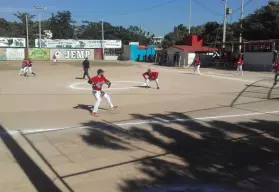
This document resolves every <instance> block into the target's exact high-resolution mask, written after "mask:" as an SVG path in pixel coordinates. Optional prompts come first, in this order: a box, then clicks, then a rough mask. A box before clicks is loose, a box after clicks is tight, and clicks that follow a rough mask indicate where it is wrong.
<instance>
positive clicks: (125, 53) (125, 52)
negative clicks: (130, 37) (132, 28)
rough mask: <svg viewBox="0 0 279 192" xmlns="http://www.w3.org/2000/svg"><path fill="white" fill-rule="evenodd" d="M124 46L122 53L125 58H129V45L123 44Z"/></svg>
mask: <svg viewBox="0 0 279 192" xmlns="http://www.w3.org/2000/svg"><path fill="white" fill-rule="evenodd" d="M123 48H124V52H123V55H124V57H125V59H126V58H127V59H130V45H123Z"/></svg>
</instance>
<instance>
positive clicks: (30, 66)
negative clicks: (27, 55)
mask: <svg viewBox="0 0 279 192" xmlns="http://www.w3.org/2000/svg"><path fill="white" fill-rule="evenodd" d="M32 65H33V62H32V61H31V59H28V60H27V67H26V68H25V74H24V76H25V77H26V76H27V73H31V74H32V75H34V76H36V74H35V73H34V72H33V71H32Z"/></svg>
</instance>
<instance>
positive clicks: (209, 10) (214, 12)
mask: <svg viewBox="0 0 279 192" xmlns="http://www.w3.org/2000/svg"><path fill="white" fill-rule="evenodd" d="M194 2H195V3H197V4H198V5H200V6H201V7H203V8H204V9H205V10H207V11H208V12H210V13H212V14H214V15H218V16H223V14H222V13H219V12H217V11H215V10H214V9H211V8H210V7H208V6H206V5H204V4H203V3H201V2H200V1H199V0H194Z"/></svg>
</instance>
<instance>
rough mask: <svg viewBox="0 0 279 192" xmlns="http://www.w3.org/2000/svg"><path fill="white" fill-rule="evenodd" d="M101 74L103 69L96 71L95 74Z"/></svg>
mask: <svg viewBox="0 0 279 192" xmlns="http://www.w3.org/2000/svg"><path fill="white" fill-rule="evenodd" d="M103 72H105V71H104V70H103V69H98V70H97V74H98V75H99V74H101V73H103Z"/></svg>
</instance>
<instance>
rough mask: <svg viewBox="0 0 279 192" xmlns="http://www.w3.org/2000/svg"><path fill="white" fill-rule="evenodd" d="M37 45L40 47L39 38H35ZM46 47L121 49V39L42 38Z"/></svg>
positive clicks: (43, 45)
mask: <svg viewBox="0 0 279 192" xmlns="http://www.w3.org/2000/svg"><path fill="white" fill-rule="evenodd" d="M35 47H40V43H39V39H35ZM42 47H44V48H58V49H59V48H60V49H61V48H66V49H83V48H87V49H98V48H102V47H104V48H106V49H120V48H121V47H122V42H121V40H104V41H102V40H78V39H77V40H76V39H42Z"/></svg>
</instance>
